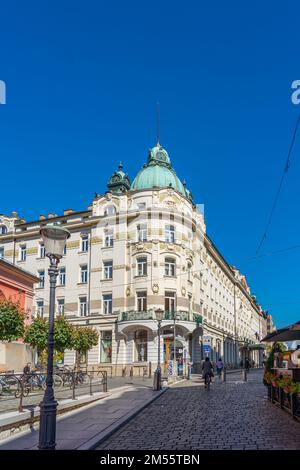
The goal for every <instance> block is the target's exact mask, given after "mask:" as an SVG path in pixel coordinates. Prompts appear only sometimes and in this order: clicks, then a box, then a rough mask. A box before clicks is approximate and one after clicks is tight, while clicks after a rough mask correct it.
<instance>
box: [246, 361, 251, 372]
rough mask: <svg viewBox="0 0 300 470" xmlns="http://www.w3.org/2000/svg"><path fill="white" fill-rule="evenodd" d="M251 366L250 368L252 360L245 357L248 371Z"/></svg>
mask: <svg viewBox="0 0 300 470" xmlns="http://www.w3.org/2000/svg"><path fill="white" fill-rule="evenodd" d="M249 368H250V361H249V359H248V358H246V359H245V369H246V371H247V372H249Z"/></svg>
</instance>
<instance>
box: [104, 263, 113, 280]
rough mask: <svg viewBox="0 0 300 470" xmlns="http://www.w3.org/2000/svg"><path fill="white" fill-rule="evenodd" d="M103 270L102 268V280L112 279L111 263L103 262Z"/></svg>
mask: <svg viewBox="0 0 300 470" xmlns="http://www.w3.org/2000/svg"><path fill="white" fill-rule="evenodd" d="M103 268H104V279H112V278H113V262H112V261H104V262H103Z"/></svg>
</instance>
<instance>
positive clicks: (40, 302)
mask: <svg viewBox="0 0 300 470" xmlns="http://www.w3.org/2000/svg"><path fill="white" fill-rule="evenodd" d="M36 310H37V316H38V317H42V318H43V316H44V301H43V300H38V301H37V303H36Z"/></svg>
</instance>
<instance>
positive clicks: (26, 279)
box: [0, 259, 38, 324]
mask: <svg viewBox="0 0 300 470" xmlns="http://www.w3.org/2000/svg"><path fill="white" fill-rule="evenodd" d="M36 282H38V278H37V277H36V276H33V275H32V274H30V273H29V272H27V271H24V270H23V269H20V268H19V267H17V266H15V265H13V264H11V263H9V262H7V261H5V260H4V259H0V300H2V299H6V300H12V301H13V302H15V303H18V304H19V305H20V306H21V308H22V309H23V310H24V311H25V312H26V314H27V319H26V324H28V323H30V321H31V312H32V302H33V295H34V293H33V287H34V283H36Z"/></svg>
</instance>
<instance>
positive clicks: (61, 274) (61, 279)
mask: <svg viewBox="0 0 300 470" xmlns="http://www.w3.org/2000/svg"><path fill="white" fill-rule="evenodd" d="M58 284H59V285H60V286H65V285H66V268H59V270H58Z"/></svg>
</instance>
